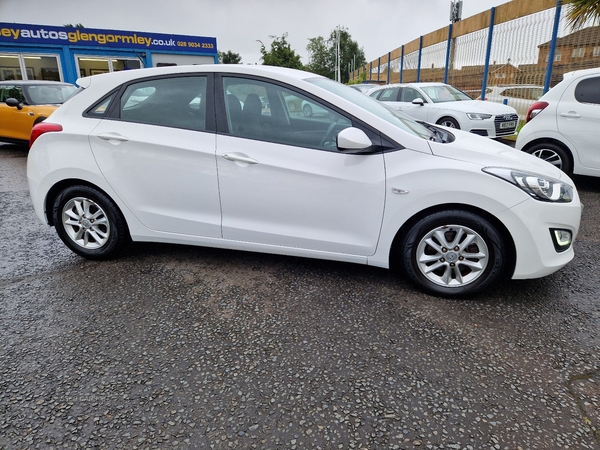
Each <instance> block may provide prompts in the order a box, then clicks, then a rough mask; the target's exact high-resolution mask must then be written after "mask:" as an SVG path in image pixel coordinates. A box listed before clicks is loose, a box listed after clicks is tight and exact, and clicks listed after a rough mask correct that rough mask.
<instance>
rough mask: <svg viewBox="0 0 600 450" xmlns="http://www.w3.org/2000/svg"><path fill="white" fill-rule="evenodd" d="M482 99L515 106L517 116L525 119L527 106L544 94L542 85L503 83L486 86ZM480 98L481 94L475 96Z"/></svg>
mask: <svg viewBox="0 0 600 450" xmlns="http://www.w3.org/2000/svg"><path fill="white" fill-rule="evenodd" d="M485 92H486V94H485V98H484V100H486V101H489V102H496V103H502V104H505V105H508V106H511V107H513V108H515V110H516V111H517V114H518V115H519V118H521V119H525V116H526V115H527V110H528V109H529V107H530V106H531V105H532V104H533V103H534V102H536V101H537V100H539V99H540V97H541V96H542V95H544V86H537V85H534V84H504V85H502V84H501V85H497V86H488V87H487V89H486V91H485ZM477 100H481V96H479V97H477Z"/></svg>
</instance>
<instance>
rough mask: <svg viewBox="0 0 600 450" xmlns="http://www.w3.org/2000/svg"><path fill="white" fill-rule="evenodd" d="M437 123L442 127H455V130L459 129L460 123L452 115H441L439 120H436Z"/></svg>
mask: <svg viewBox="0 0 600 450" xmlns="http://www.w3.org/2000/svg"><path fill="white" fill-rule="evenodd" d="M437 124H438V125H441V126H443V127H448V128H456V129H457V130H460V125H459V124H458V122H457V121H456V119H454V118H452V117H442V118H441V119H440V120H438V121H437Z"/></svg>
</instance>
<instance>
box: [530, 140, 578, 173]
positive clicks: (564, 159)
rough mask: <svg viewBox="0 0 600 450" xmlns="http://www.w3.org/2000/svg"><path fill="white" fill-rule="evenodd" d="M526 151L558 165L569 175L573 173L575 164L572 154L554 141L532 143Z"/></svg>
mask: <svg viewBox="0 0 600 450" xmlns="http://www.w3.org/2000/svg"><path fill="white" fill-rule="evenodd" d="M526 151H527V153H531V154H532V155H533V156H537V157H538V158H540V159H543V160H544V161H546V162H549V163H550V164H552V165H554V166H556V167H558V168H559V169H560V170H562V171H563V172H564V173H566V174H567V175H569V176H570V175H573V164H572V162H571V157H570V154H569V152H568V151H567V150H565V149H564V148H563V147H561V146H560V145H558V144H555V143H553V142H542V143H539V144H535V145H532V146H531V147H529V148H528V149H527V150H526Z"/></svg>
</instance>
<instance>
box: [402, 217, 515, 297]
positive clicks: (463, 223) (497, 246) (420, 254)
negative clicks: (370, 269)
mask: <svg viewBox="0 0 600 450" xmlns="http://www.w3.org/2000/svg"><path fill="white" fill-rule="evenodd" d="M400 250H401V252H402V253H401V260H402V264H403V267H404V270H405V272H406V273H407V274H408V276H409V278H410V279H411V280H412V281H413V282H414V283H416V284H417V285H419V286H420V287H421V288H423V289H424V290H426V291H428V292H430V293H432V294H435V295H441V296H444V297H457V296H469V295H472V294H476V293H479V292H481V291H483V290H484V289H486V288H488V287H489V286H490V285H491V284H492V283H494V281H496V280H497V279H498V277H499V276H500V275H501V274H502V273H503V271H504V267H505V265H506V262H507V257H508V256H507V250H506V245H505V243H504V242H503V240H502V237H501V234H500V233H499V232H498V230H497V229H496V228H495V227H494V226H493V225H492V224H491V223H490V222H489V221H488V220H486V219H484V218H483V217H481V216H479V215H477V214H473V213H470V212H466V211H460V210H456V211H441V212H437V213H433V214H431V215H429V216H426V217H424V218H422V219H421V220H419V221H418V222H417V223H415V224H414V225H413V226H412V227H411V228H410V230H409V231H408V233H406V236H405V237H404V239H403V240H402V242H401V246H400Z"/></svg>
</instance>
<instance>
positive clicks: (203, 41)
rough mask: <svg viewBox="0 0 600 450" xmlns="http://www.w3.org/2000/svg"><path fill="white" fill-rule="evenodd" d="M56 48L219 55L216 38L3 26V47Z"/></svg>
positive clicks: (0, 29)
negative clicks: (70, 47) (187, 52)
mask: <svg viewBox="0 0 600 450" xmlns="http://www.w3.org/2000/svg"><path fill="white" fill-rule="evenodd" d="M8 43H13V44H46V45H48V44H53V45H82V46H90V45H92V46H96V47H119V48H123V47H132V48H137V49H146V50H167V49H168V50H171V51H173V50H183V51H195V52H196V51H197V52H205V53H216V51H217V40H216V38H210V37H204V36H183V35H177V34H157V33H143V32H132V31H117V30H98V29H92V28H68V27H52V26H41V25H25V24H19V23H2V22H0V44H8Z"/></svg>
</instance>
